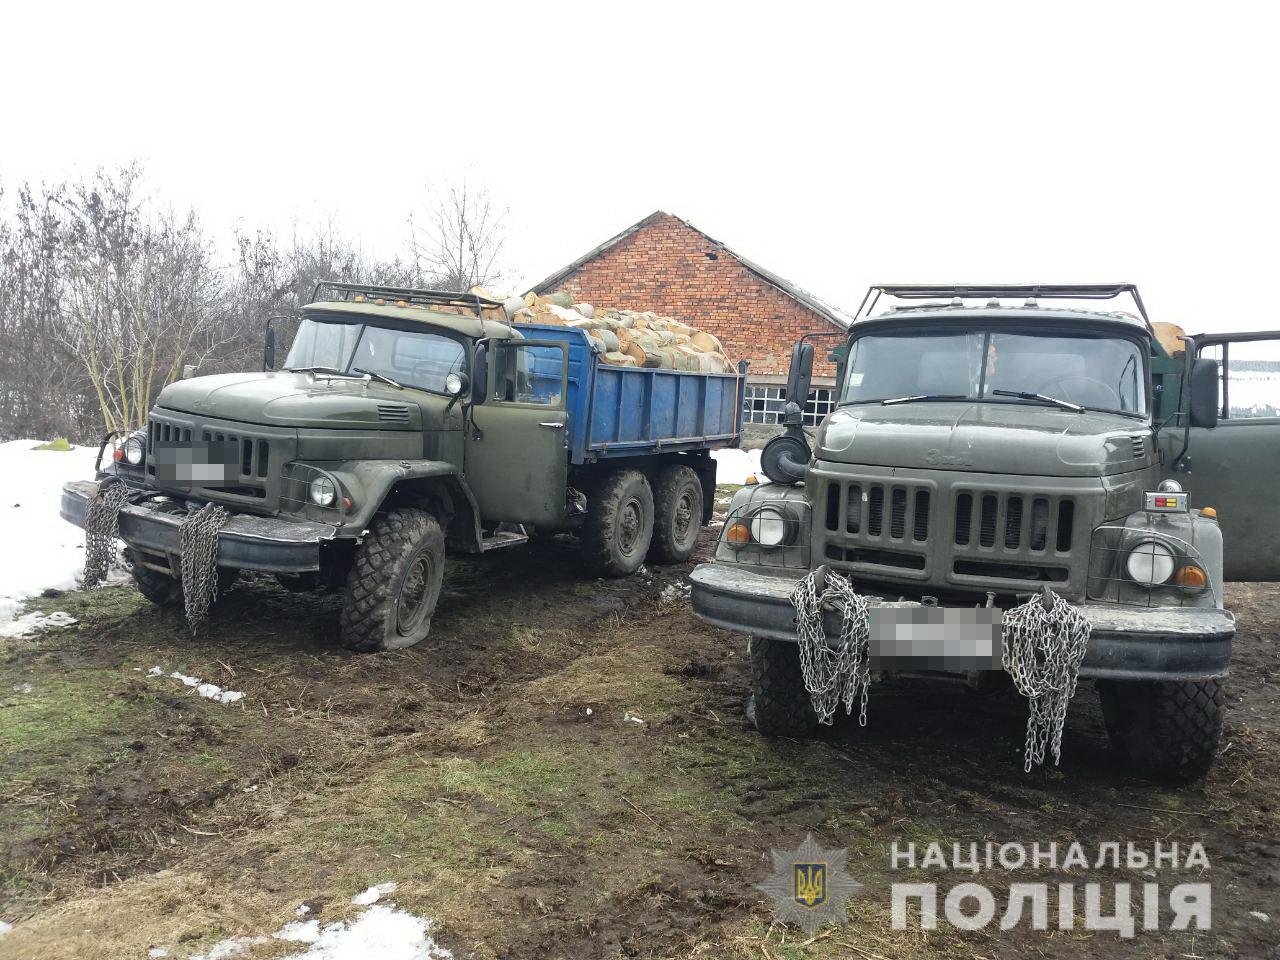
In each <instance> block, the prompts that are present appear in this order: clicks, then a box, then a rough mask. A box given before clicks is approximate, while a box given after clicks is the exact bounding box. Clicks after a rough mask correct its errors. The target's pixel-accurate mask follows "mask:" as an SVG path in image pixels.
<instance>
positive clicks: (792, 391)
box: [787, 340, 813, 409]
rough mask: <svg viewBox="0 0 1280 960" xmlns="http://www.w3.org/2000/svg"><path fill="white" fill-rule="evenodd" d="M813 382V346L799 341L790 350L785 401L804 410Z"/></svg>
mask: <svg viewBox="0 0 1280 960" xmlns="http://www.w3.org/2000/svg"><path fill="white" fill-rule="evenodd" d="M812 382H813V344H812V343H805V342H804V341H803V340H801V341H800V342H799V343H797V344H796V345H795V346H794V347H793V348H792V349H791V367H790V369H789V370H788V371H787V399H788V400H789V401H792V402H793V403H798V404H799V405H800V408H801V409H804V405H805V403H806V402H807V401H808V399H809V384H810V383H812Z"/></svg>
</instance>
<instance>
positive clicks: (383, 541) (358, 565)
mask: <svg viewBox="0 0 1280 960" xmlns="http://www.w3.org/2000/svg"><path fill="white" fill-rule="evenodd" d="M443 577H444V531H443V530H442V529H441V528H440V521H438V520H437V519H436V518H435V517H434V516H432V515H431V514H430V513H428V512H427V511H425V510H418V509H414V508H410V507H404V508H401V509H398V510H391V511H388V512H387V513H384V514H382V515H381V516H379V517H377V518H376V519H375V520H374V521H373V525H372V526H371V527H370V528H369V532H368V533H367V534H365V537H364V541H363V542H362V543H361V544H360V546H359V548H358V549H357V550H356V556H355V562H354V563H353V564H352V565H351V572H350V573H349V574H347V591H346V598H345V600H344V602H343V604H342V613H341V614H340V616H339V628H338V642H339V643H341V644H342V645H343V646H344V647H346V648H347V649H348V650H355V651H358V652H360V653H374V652H376V651H379V650H398V649H400V648H401V647H408V646H412V645H413V644H415V643H417V642H418V641H420V640H423V639H425V637H426V636H427V634H428V633H430V632H431V615H432V614H433V613H434V612H435V609H436V601H437V600H439V599H440V582H441V580H442V579H443Z"/></svg>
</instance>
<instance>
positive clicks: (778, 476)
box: [760, 340, 813, 484]
mask: <svg viewBox="0 0 1280 960" xmlns="http://www.w3.org/2000/svg"><path fill="white" fill-rule="evenodd" d="M812 381H813V344H811V343H805V342H804V341H803V340H802V341H800V342H799V343H797V344H796V345H795V347H794V348H792V350H791V367H790V369H789V370H788V371H787V403H786V406H784V407H783V408H782V423H783V426H784V427H785V430H784V431H783V432H782V433H781V434H779V435H778V436H776V437H774V438H773V439H772V440H770V441H769V442H768V443H766V444H765V446H764V450H763V451H761V453H760V469H761V470H762V471H763V472H764V475H765V476H766V477H768V478H769V479H770V480H772V481H773V482H774V483H784V484H797V483H801V482H803V481H804V472H805V470H806V469H807V468H808V465H809V459H810V457H812V455H813V452H812V451H811V450H810V449H809V440H808V438H807V437H806V436H805V435H804V429H803V426H804V404H805V402H806V401H807V400H808V398H809V385H810V383H812Z"/></svg>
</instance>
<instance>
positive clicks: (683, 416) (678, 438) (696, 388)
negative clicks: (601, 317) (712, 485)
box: [519, 324, 743, 463]
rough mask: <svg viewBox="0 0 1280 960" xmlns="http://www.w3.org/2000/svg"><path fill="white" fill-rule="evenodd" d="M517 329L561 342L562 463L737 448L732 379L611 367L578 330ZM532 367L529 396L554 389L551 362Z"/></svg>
mask: <svg viewBox="0 0 1280 960" xmlns="http://www.w3.org/2000/svg"><path fill="white" fill-rule="evenodd" d="M519 329H520V332H521V333H523V334H524V335H525V337H526V338H527V339H529V340H552V341H555V342H556V343H564V344H567V345H568V348H569V377H568V380H569V386H568V391H569V395H568V397H567V399H566V404H565V408H566V410H567V411H568V414H569V459H570V462H572V463H590V462H592V461H595V460H600V459H603V458H606V457H636V456H645V455H647V454H651V453H658V452H663V453H667V452H671V451H676V450H714V449H717V448H719V447H734V446H737V445H738V440H739V438H740V436H741V434H742V382H743V379H742V376H741V375H740V374H737V373H688V372H685V371H681V370H663V369H650V368H648V367H617V366H613V365H611V364H607V363H603V362H601V359H600V357H599V355H598V354H597V353H596V352H595V350H594V349H593V346H592V345H593V343H594V342H595V341H593V340H592V339H591V338H590V337H588V336H587V334H586V331H584V330H579V329H577V328H575V327H560V326H544V325H541V324H527V325H526V324H522V325H521V326H520V328H519ZM548 349H550V348H548ZM534 352H535V353H536V348H535V351H534ZM557 352H558V351H557ZM532 366H533V369H532V370H531V371H530V375H531V380H532V381H533V389H534V390H535V391H542V390H546V391H558V390H559V389H560V370H559V358H558V357H554V358H552V357H548V358H547V359H546V360H541V359H539V358H538V357H537V356H536V355H535V357H534V359H533V361H532Z"/></svg>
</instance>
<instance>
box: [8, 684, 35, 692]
mask: <svg viewBox="0 0 1280 960" xmlns="http://www.w3.org/2000/svg"><path fill="white" fill-rule="evenodd" d="M35 690H36V688H35V687H33V686H32V685H31V684H29V683H15V684H14V685H13V692H14V693H35Z"/></svg>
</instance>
